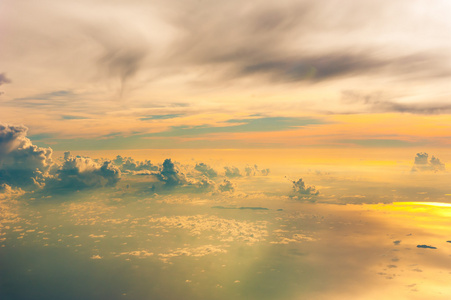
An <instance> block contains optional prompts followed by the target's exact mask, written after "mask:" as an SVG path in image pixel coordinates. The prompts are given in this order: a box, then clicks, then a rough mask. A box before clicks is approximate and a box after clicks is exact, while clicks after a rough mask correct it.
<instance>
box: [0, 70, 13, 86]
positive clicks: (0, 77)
mask: <svg viewBox="0 0 451 300" xmlns="http://www.w3.org/2000/svg"><path fill="white" fill-rule="evenodd" d="M6 83H11V79H9V78H8V77H6V74H5V73H0V85H3V84H6Z"/></svg>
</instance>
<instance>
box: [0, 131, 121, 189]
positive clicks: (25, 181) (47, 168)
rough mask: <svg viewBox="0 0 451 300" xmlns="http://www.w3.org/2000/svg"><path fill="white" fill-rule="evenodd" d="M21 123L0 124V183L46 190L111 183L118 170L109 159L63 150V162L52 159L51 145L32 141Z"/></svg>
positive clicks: (82, 187)
mask: <svg viewBox="0 0 451 300" xmlns="http://www.w3.org/2000/svg"><path fill="white" fill-rule="evenodd" d="M27 131H28V129H27V128H26V127H25V126H15V125H3V124H0V184H6V185H8V186H12V187H17V188H24V189H27V190H34V189H36V188H43V187H45V191H46V192H51V191H53V189H58V190H66V191H72V190H80V189H84V188H93V187H103V186H114V185H115V184H116V183H117V182H118V181H119V180H120V178H121V172H120V170H119V169H118V168H117V167H116V166H115V165H114V164H113V163H112V162H110V161H101V162H96V161H94V160H92V159H91V158H87V157H80V156H77V157H74V156H71V155H70V152H65V153H64V162H63V164H62V165H58V164H57V163H55V162H54V161H53V160H52V149H51V148H41V147H38V146H36V145H33V144H32V142H31V141H30V139H29V138H27Z"/></svg>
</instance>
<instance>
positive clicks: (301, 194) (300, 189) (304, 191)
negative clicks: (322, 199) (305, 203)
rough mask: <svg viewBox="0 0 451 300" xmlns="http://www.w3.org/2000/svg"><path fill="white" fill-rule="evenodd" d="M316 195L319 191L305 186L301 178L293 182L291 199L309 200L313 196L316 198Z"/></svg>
mask: <svg viewBox="0 0 451 300" xmlns="http://www.w3.org/2000/svg"><path fill="white" fill-rule="evenodd" d="M318 194H319V191H318V190H316V188H315V187H314V186H306V185H305V182H304V180H302V178H299V180H298V181H293V191H292V194H291V197H292V198H297V199H311V198H312V197H314V196H318Z"/></svg>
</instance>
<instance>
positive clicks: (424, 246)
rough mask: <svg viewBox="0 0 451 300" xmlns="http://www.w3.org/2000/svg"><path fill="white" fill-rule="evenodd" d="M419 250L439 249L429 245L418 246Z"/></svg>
mask: <svg viewBox="0 0 451 300" xmlns="http://www.w3.org/2000/svg"><path fill="white" fill-rule="evenodd" d="M417 248H424V249H437V247H433V246H428V245H417Z"/></svg>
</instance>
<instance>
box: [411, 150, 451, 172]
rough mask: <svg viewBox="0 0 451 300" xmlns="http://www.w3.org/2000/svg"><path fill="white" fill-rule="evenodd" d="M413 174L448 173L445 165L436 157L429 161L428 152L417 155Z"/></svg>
mask: <svg viewBox="0 0 451 300" xmlns="http://www.w3.org/2000/svg"><path fill="white" fill-rule="evenodd" d="M411 171H412V172H444V171H446V168H445V164H444V163H442V162H441V161H440V159H438V158H437V157H435V156H432V157H431V158H430V159H429V154H427V153H426V152H421V153H417V155H416V156H415V161H414V163H413V167H412V170H411Z"/></svg>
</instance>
